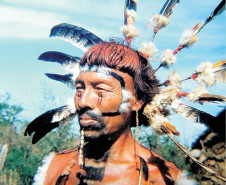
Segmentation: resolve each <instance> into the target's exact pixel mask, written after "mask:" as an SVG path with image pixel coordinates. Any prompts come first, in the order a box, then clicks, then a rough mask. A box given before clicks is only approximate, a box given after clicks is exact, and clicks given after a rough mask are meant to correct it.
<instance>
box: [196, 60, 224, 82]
mask: <svg viewBox="0 0 226 185" xmlns="http://www.w3.org/2000/svg"><path fill="white" fill-rule="evenodd" d="M195 71H196V73H195V74H196V75H194V76H193V79H194V80H196V81H197V82H198V83H205V84H206V85H207V86H213V85H214V84H215V83H216V82H217V81H218V82H222V81H223V82H225V81H226V60H224V61H220V62H217V63H216V64H212V63H211V62H203V63H201V64H200V65H199V66H198V67H197V68H196V69H195Z"/></svg>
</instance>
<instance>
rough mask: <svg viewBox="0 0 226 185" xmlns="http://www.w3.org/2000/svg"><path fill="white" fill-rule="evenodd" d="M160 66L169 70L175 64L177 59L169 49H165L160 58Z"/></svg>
mask: <svg viewBox="0 0 226 185" xmlns="http://www.w3.org/2000/svg"><path fill="white" fill-rule="evenodd" d="M160 61H161V66H163V67H165V68H169V67H170V66H171V65H172V64H175V63H176V61H177V59H176V56H175V55H174V54H173V51H172V50H170V49H166V50H165V51H164V52H163V54H162V56H161V59H160Z"/></svg>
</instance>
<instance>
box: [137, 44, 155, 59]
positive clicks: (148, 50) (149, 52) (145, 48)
mask: <svg viewBox="0 0 226 185" xmlns="http://www.w3.org/2000/svg"><path fill="white" fill-rule="evenodd" d="M139 52H141V53H143V54H144V55H146V56H148V58H153V57H154V56H155V55H156V54H157V53H158V49H157V48H156V46H155V45H154V43H153V42H143V43H142V47H141V48H140V49H139Z"/></svg>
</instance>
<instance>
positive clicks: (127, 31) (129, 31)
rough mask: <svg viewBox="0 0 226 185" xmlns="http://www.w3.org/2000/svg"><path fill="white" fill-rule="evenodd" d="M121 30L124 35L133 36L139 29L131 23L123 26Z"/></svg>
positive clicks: (135, 35)
mask: <svg viewBox="0 0 226 185" xmlns="http://www.w3.org/2000/svg"><path fill="white" fill-rule="evenodd" d="M121 30H122V32H123V35H124V36H125V37H130V38H134V37H137V36H138V35H139V30H138V29H137V28H136V27H135V26H134V25H132V24H130V25H125V26H123V27H122V28H121Z"/></svg>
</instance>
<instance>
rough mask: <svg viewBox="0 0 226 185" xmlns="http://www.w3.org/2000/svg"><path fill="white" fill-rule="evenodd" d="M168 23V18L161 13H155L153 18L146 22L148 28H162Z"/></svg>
mask: <svg viewBox="0 0 226 185" xmlns="http://www.w3.org/2000/svg"><path fill="white" fill-rule="evenodd" d="M167 25H168V18H167V17H165V16H164V15H161V14H155V15H154V17H153V18H151V19H150V20H149V21H147V22H146V28H151V27H154V28H157V29H162V28H164V27H165V26H167Z"/></svg>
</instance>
